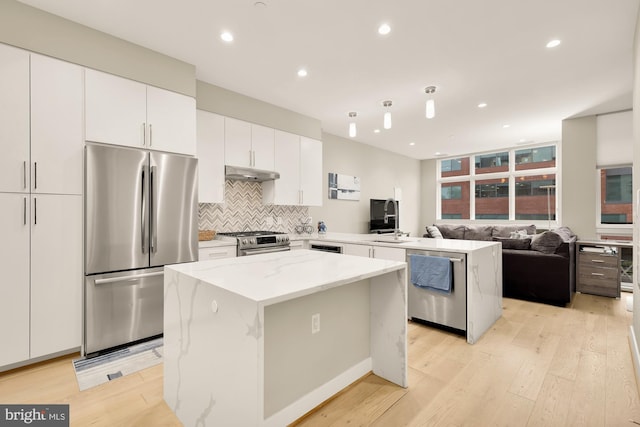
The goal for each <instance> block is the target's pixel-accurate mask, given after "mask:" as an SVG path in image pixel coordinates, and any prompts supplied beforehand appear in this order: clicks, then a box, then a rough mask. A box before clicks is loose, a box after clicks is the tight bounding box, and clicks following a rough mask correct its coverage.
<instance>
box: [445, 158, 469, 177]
mask: <svg viewBox="0 0 640 427" xmlns="http://www.w3.org/2000/svg"><path fill="white" fill-rule="evenodd" d="M440 175H441V176H464V175H469V158H468V157H461V158H458V159H448V160H442V161H441V162H440Z"/></svg>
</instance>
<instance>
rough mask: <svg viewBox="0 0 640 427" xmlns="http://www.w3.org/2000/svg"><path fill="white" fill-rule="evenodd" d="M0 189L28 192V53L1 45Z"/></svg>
mask: <svg viewBox="0 0 640 427" xmlns="http://www.w3.org/2000/svg"><path fill="white" fill-rule="evenodd" d="M0 94H2V95H0V150H2V156H0V191H10V192H28V191H29V185H30V184H29V165H30V160H29V53H28V52H26V51H23V50H20V49H15V48H12V47H9V46H5V45H1V44H0Z"/></svg>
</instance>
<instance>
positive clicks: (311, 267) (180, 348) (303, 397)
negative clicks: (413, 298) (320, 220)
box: [164, 250, 407, 426]
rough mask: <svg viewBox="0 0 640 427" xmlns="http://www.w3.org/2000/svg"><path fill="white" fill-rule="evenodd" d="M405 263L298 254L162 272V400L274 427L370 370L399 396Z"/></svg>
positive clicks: (197, 415)
mask: <svg viewBox="0 0 640 427" xmlns="http://www.w3.org/2000/svg"><path fill="white" fill-rule="evenodd" d="M406 274H407V273H406V263H404V262H397V261H388V260H380V259H369V258H362V257H356V256H347V255H338V254H328V253H323V252H315V251H307V250H299V251H291V252H284V253H271V254H264V255H255V256H247V257H240V258H233V259H225V260H215V261H203V262H196V263H189V264H180V265H173V266H167V267H166V268H165V285H164V286H165V290H164V293H165V303H164V398H165V401H166V402H167V404H168V406H169V407H170V408H171V409H172V410H173V411H174V412H175V414H176V415H177V417H178V418H179V419H180V420H181V422H182V423H183V424H184V425H185V426H192V425H197V424H205V423H206V424H209V425H224V426H234V425H236V426H254V425H255V426H263V425H264V426H271V425H272V426H283V425H286V424H289V423H291V422H292V421H294V420H296V419H297V418H299V417H301V416H302V415H304V414H305V413H306V412H308V411H309V410H311V409H313V408H314V407H316V406H317V405H319V404H320V403H322V402H323V401H324V400H326V399H327V398H329V397H331V396H332V395H334V394H335V393H337V392H339V391H340V390H342V389H343V388H344V387H346V386H348V385H349V384H351V383H353V382H354V381H356V380H357V379H358V378H360V377H362V376H363V375H366V374H367V373H368V372H370V371H373V373H375V374H376V375H378V376H380V377H382V378H385V379H387V380H389V381H391V382H393V383H395V384H398V385H400V386H402V387H407V341H406V337H407V322H406V320H407V285H406V283H407V280H406Z"/></svg>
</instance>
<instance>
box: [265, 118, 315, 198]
mask: <svg viewBox="0 0 640 427" xmlns="http://www.w3.org/2000/svg"><path fill="white" fill-rule="evenodd" d="M274 158H275V161H274V170H275V171H276V172H279V173H280V179H276V180H275V181H265V182H263V183H262V199H263V203H265V204H275V205H294V206H299V205H302V206H321V205H322V142H321V141H316V140H314V139H310V138H305V137H301V136H298V135H294V134H292V133H288V132H282V131H278V130H276V131H275V156H274Z"/></svg>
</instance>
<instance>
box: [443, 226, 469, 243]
mask: <svg viewBox="0 0 640 427" xmlns="http://www.w3.org/2000/svg"><path fill="white" fill-rule="evenodd" d="M466 228H467V227H465V226H464V225H455V224H438V230H440V233H442V237H444V238H445V239H464V231H465V229H466Z"/></svg>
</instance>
